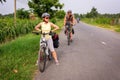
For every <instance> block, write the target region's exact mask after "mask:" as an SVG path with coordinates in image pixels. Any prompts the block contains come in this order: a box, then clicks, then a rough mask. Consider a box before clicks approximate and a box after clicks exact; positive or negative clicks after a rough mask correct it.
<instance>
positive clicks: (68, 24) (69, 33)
mask: <svg viewBox="0 0 120 80" xmlns="http://www.w3.org/2000/svg"><path fill="white" fill-rule="evenodd" d="M66 28H67V32H66V33H67V39H68V45H70V36H71V32H72V29H71V28H72V25H71V24H70V23H67V24H66Z"/></svg>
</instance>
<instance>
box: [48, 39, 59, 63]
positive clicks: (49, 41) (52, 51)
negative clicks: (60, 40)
mask: <svg viewBox="0 0 120 80" xmlns="http://www.w3.org/2000/svg"><path fill="white" fill-rule="evenodd" d="M48 47H49V49H50V51H51V53H52V56H53V58H54V60H55V62H56V64H58V58H57V53H56V51H55V50H54V47H53V41H52V38H51V39H49V40H48Z"/></svg>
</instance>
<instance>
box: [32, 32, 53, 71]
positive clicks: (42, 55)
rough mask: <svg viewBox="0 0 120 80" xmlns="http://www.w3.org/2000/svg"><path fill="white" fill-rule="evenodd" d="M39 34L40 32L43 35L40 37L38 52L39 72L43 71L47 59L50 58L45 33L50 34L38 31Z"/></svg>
mask: <svg viewBox="0 0 120 80" xmlns="http://www.w3.org/2000/svg"><path fill="white" fill-rule="evenodd" d="M33 33H36V32H33ZM37 34H38V33H37ZM40 34H42V35H43V37H42V38H41V41H40V48H39V52H38V69H39V71H40V72H44V71H45V67H46V61H47V59H48V60H49V61H50V60H52V54H51V52H50V49H48V44H47V40H46V39H45V35H50V33H40Z"/></svg>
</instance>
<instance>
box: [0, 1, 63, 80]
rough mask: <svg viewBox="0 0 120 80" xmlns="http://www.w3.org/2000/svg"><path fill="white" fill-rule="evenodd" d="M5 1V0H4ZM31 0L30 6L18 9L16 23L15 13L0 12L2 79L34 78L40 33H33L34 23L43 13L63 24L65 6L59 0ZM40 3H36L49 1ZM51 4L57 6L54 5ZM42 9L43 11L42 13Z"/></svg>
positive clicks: (30, 79) (0, 77)
mask: <svg viewBox="0 0 120 80" xmlns="http://www.w3.org/2000/svg"><path fill="white" fill-rule="evenodd" d="M3 1H6V0H3ZM40 1H42V2H44V3H42V4H41V2H37V3H36V2H35V0H31V1H30V2H29V3H28V5H29V7H30V8H31V10H28V11H27V10H24V9H23V8H22V9H18V10H17V14H16V15H17V19H16V26H15V25H14V16H13V14H7V15H2V14H0V80H32V79H33V77H34V74H35V71H36V70H37V66H36V65H35V64H36V60H37V57H38V50H39V39H40V35H36V34H33V33H32V31H33V30H34V27H35V25H37V24H38V23H39V22H40V21H41V20H42V19H41V14H42V13H44V12H48V13H49V14H51V17H50V18H51V19H50V20H51V22H53V23H55V24H57V25H58V26H59V27H60V29H59V30H58V31H57V33H59V32H60V31H61V29H62V27H63V17H64V15H65V11H64V10H60V9H62V7H63V4H60V3H59V2H58V1H59V0H57V1H56V0H50V1H48V0H46V1H44V0H40ZM48 4H50V6H47V7H41V8H40V10H38V6H37V7H35V5H48ZM51 7H52V8H53V7H54V8H55V10H54V9H51ZM39 12H40V13H39Z"/></svg>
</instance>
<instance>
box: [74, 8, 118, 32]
mask: <svg viewBox="0 0 120 80" xmlns="http://www.w3.org/2000/svg"><path fill="white" fill-rule="evenodd" d="M75 17H76V18H77V17H79V18H80V20H81V21H83V22H85V23H88V24H91V25H95V26H97V27H102V28H105V29H109V30H112V31H116V32H120V13H118V14H100V13H98V11H97V9H96V8H94V7H93V8H92V9H91V11H90V12H88V13H87V14H80V15H79V14H75Z"/></svg>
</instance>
